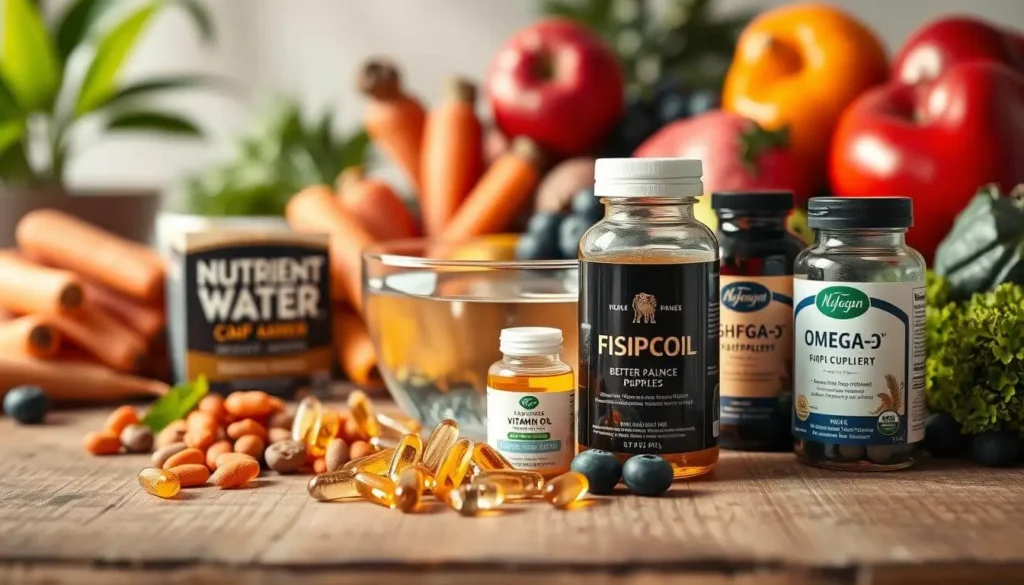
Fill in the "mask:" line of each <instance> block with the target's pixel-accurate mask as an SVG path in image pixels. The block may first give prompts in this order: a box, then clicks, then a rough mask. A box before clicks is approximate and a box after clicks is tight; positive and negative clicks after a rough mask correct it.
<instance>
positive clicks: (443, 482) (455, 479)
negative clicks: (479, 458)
mask: <svg viewBox="0 0 1024 585" xmlns="http://www.w3.org/2000/svg"><path fill="white" fill-rule="evenodd" d="M472 461H473V441H470V440H469V439H459V440H458V441H455V444H453V445H452V446H451V448H450V449H448V452H447V453H446V454H445V458H444V461H443V462H442V463H441V467H440V469H438V470H437V475H436V476H434V479H435V480H436V482H437V487H435V488H434V489H435V491H436V490H442V491H447V490H454V489H456V488H458V487H459V486H460V485H462V480H464V479H466V474H467V473H469V464H470V463H472Z"/></svg>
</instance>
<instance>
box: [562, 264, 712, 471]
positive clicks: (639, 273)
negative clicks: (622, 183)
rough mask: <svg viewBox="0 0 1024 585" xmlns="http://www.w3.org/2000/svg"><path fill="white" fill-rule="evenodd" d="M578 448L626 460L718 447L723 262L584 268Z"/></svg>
mask: <svg viewBox="0 0 1024 585" xmlns="http://www.w3.org/2000/svg"><path fill="white" fill-rule="evenodd" d="M579 307H580V354H579V355H580V367H579V377H580V382H579V398H580V399H579V418H578V421H579V422H578V431H579V433H578V434H579V443H580V445H582V446H584V447H589V448H593V449H603V450H605V451H613V452H618V453H658V454H668V453H687V452H691V451H700V450H703V449H708V448H710V447H714V446H715V445H717V444H718V409H719V407H718V401H719V394H718V351H719V347H718V327H719V323H718V319H719V315H718V261H713V262H702V263H690V264H605V263H601V262H586V261H582V262H580V303H579Z"/></svg>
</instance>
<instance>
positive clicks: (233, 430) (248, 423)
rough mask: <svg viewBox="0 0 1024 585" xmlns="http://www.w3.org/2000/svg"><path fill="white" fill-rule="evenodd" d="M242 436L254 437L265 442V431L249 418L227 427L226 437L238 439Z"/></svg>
mask: <svg viewBox="0 0 1024 585" xmlns="http://www.w3.org/2000/svg"><path fill="white" fill-rule="evenodd" d="M244 435H256V436H257V437H259V438H260V439H262V440H264V441H266V440H267V429H266V428H264V426H263V425H261V424H260V423H258V422H256V421H254V420H252V419H251V418H247V419H243V420H240V421H238V422H234V423H231V425H230V426H229V427H228V437H230V438H232V439H239V438H241V437H242V436H244Z"/></svg>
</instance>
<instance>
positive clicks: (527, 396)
mask: <svg viewBox="0 0 1024 585" xmlns="http://www.w3.org/2000/svg"><path fill="white" fill-rule="evenodd" d="M499 341H500V349H501V353H502V354H504V355H503V356H502V358H501V359H500V360H499V361H497V362H495V363H494V364H493V365H491V368H490V370H488V372H487V443H488V444H489V445H491V446H492V447H494V448H495V449H497V450H498V452H499V453H500V454H501V455H502V456H504V458H505V459H506V460H508V462H509V463H511V464H512V466H514V467H515V469H521V470H527V471H536V472H537V473H540V474H541V475H543V476H544V477H554V476H556V475H560V474H562V473H565V472H566V471H569V465H570V464H571V463H572V458H573V455H574V454H575V453H576V442H575V440H574V439H573V432H574V430H575V423H574V418H575V410H576V406H575V399H576V395H575V391H576V380H575V377H574V376H573V373H572V368H571V367H570V366H569V364H566V363H565V362H563V361H561V360H560V359H559V357H558V356H559V354H560V353H561V352H562V331H561V330H560V329H554V328H551V327H512V328H509V329H502V331H501V335H500V340H499Z"/></svg>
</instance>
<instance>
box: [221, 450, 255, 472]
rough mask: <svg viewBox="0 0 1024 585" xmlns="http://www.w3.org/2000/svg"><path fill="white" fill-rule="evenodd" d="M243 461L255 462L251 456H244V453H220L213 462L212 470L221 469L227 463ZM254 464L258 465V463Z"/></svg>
mask: <svg viewBox="0 0 1024 585" xmlns="http://www.w3.org/2000/svg"><path fill="white" fill-rule="evenodd" d="M243 459H249V460H251V461H256V460H255V459H253V457H252V455H246V454H245V453H221V454H220V455H218V456H217V460H216V461H214V468H215V469H220V468H221V467H223V466H225V465H227V464H228V463H231V462H232V461H241V460H243ZM256 462H257V463H259V461H256Z"/></svg>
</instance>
